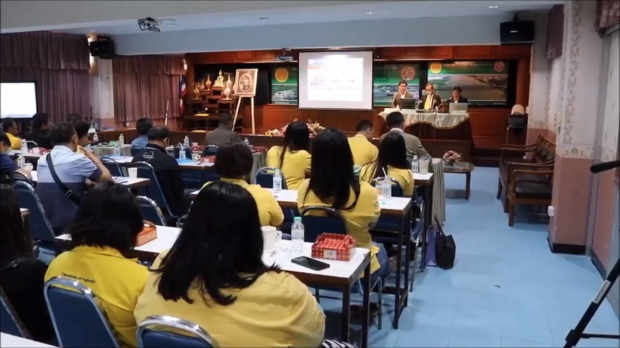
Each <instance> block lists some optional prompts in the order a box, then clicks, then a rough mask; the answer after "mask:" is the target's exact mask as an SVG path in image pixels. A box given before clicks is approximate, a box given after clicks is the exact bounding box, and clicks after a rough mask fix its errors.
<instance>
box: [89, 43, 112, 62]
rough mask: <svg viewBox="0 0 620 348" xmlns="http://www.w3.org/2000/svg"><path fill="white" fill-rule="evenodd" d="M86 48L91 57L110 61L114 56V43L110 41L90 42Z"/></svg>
mask: <svg viewBox="0 0 620 348" xmlns="http://www.w3.org/2000/svg"><path fill="white" fill-rule="evenodd" d="M88 47H89V49H90V55H91V56H93V57H99V58H101V59H112V58H113V57H114V56H115V54H116V52H115V50H114V41H112V40H97V41H91V42H90V44H89V45H88Z"/></svg>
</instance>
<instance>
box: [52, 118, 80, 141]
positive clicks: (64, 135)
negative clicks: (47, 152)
mask: <svg viewBox="0 0 620 348" xmlns="http://www.w3.org/2000/svg"><path fill="white" fill-rule="evenodd" d="M74 135H75V128H73V125H72V124H71V123H69V122H60V123H56V124H55V125H54V126H53V127H52V129H51V130H50V141H51V142H52V145H53V146H56V145H60V144H68V143H70V142H71V138H72V137H73V136H74Z"/></svg>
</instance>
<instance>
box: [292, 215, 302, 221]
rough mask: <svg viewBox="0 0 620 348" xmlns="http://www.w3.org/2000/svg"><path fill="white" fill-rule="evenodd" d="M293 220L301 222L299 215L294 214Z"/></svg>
mask: <svg viewBox="0 0 620 348" xmlns="http://www.w3.org/2000/svg"><path fill="white" fill-rule="evenodd" d="M293 221H294V222H301V216H295V217H294V218H293Z"/></svg>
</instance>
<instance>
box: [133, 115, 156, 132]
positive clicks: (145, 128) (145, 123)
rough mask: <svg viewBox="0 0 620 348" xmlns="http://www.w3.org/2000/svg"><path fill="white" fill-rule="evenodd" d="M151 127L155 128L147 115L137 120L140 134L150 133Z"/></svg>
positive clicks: (137, 128)
mask: <svg viewBox="0 0 620 348" xmlns="http://www.w3.org/2000/svg"><path fill="white" fill-rule="evenodd" d="M151 128H153V122H152V121H151V120H149V119H148V118H146V117H142V118H141V119H139V120H138V121H137V122H136V130H137V131H138V135H140V136H145V135H147V134H149V131H150V130H151Z"/></svg>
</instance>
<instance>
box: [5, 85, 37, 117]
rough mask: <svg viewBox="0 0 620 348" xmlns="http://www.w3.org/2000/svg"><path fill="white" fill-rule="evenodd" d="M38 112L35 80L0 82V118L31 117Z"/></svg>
mask: <svg viewBox="0 0 620 348" xmlns="http://www.w3.org/2000/svg"><path fill="white" fill-rule="evenodd" d="M36 113H37V92H36V90H35V84H34V82H10V83H9V82H7V83H4V82H3V83H0V118H9V117H10V118H31V117H32V116H33V115H34V114H36Z"/></svg>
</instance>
